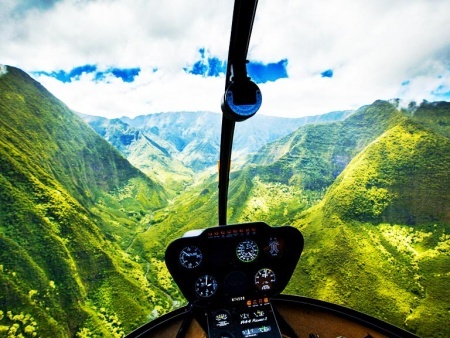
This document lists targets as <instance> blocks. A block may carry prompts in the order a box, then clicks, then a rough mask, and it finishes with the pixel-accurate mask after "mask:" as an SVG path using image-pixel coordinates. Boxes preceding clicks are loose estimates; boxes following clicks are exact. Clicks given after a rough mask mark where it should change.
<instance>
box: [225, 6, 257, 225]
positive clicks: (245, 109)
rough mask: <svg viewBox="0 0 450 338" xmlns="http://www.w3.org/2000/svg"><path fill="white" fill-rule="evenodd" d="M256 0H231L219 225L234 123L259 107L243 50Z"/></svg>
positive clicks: (246, 41)
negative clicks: (232, 7) (231, 16)
mask: <svg viewBox="0 0 450 338" xmlns="http://www.w3.org/2000/svg"><path fill="white" fill-rule="evenodd" d="M257 4H258V0H235V3H234V10H233V23H232V26H231V37H230V47H229V50H228V63H227V75H226V80H225V94H224V96H223V100H222V112H223V117H222V136H221V141H220V162H219V225H226V224H227V200H228V183H229V174H230V161H231V150H232V145H233V135H234V126H235V123H236V122H240V121H244V120H246V119H247V118H249V117H251V116H253V115H254V114H255V113H256V112H257V111H258V109H259V107H260V106H261V99H262V97H261V92H260V90H259V88H258V86H257V85H256V84H255V83H254V82H252V81H251V80H250V78H249V77H248V76H247V68H246V64H247V52H248V46H249V43H250V36H251V34H252V27H253V21H254V19H255V12H256V6H257Z"/></svg>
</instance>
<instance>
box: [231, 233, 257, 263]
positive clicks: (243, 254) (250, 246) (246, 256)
mask: <svg viewBox="0 0 450 338" xmlns="http://www.w3.org/2000/svg"><path fill="white" fill-rule="evenodd" d="M244 246H245V247H244ZM248 250H250V251H248ZM236 256H237V258H238V259H239V260H240V261H241V262H242V263H251V262H254V261H255V260H256V259H257V258H258V256H259V246H258V243H256V242H255V241H254V240H252V239H246V240H243V241H241V242H239V243H238V245H237V246H236Z"/></svg>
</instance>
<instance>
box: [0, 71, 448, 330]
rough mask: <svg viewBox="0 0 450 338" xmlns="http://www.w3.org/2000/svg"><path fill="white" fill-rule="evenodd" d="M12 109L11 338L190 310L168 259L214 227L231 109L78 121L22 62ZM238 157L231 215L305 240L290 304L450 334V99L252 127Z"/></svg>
mask: <svg viewBox="0 0 450 338" xmlns="http://www.w3.org/2000/svg"><path fill="white" fill-rule="evenodd" d="M0 114H1V115H0V248H1V250H0V336H2V335H4V336H11V337H14V336H17V337H18V336H20V335H22V336H24V337H28V336H29V337H32V336H38V337H39V336H42V337H45V336H52V337H94V336H104V337H123V336H124V334H126V333H127V332H130V331H131V330H133V329H135V328H137V327H138V326H140V325H142V324H144V323H146V322H148V321H149V320H151V319H153V318H156V317H157V316H160V315H162V314H164V313H166V312H168V311H170V310H172V309H173V308H175V307H177V306H180V305H182V304H183V303H184V299H183V298H182V296H181V294H180V291H179V290H178V289H177V287H176V285H175V284H174V283H173V281H172V279H171V277H170V275H169V274H168V271H167V269H166V267H165V264H164V251H165V248H166V247H167V245H168V244H169V243H170V242H171V241H172V240H173V239H175V238H178V237H180V236H182V235H183V234H184V233H185V232H186V231H188V230H192V229H201V228H205V227H209V226H213V225H216V224H217V169H216V166H217V159H218V149H219V140H220V118H221V117H220V115H218V114H214V113H208V112H176V113H161V114H153V115H147V116H140V117H137V118H135V119H129V118H122V119H113V120H108V119H105V118H99V117H93V116H88V115H83V114H76V113H74V112H72V111H71V110H70V109H69V108H68V107H67V106H65V105H64V104H63V103H62V102H61V101H59V100H58V99H57V98H55V97H54V96H53V95H51V94H50V93H49V92H47V91H46V89H45V88H43V87H42V86H41V85H40V84H39V83H37V82H35V81H34V80H32V79H31V78H30V77H29V76H28V75H26V74H25V73H24V72H22V71H20V70H18V69H15V68H12V67H8V72H7V73H6V74H5V75H3V76H2V77H1V78H0ZM83 121H84V122H83ZM268 126H270V127H268ZM234 147H235V148H234V149H235V157H234V158H233V164H232V172H231V181H230V189H229V196H230V198H229V211H228V214H229V222H230V223H238V222H247V221H258V220H261V221H264V222H267V223H268V224H271V225H273V226H276V225H284V224H290V225H293V226H295V227H297V228H299V229H300V230H301V231H302V233H303V235H304V237H305V249H304V253H303V255H302V257H301V259H300V263H299V264H298V266H297V269H296V271H295V273H294V277H293V279H292V280H291V282H290V284H289V285H288V287H287V289H286V290H285V293H290V294H297V295H304V296H308V297H313V298H318V299H322V300H326V301H331V302H335V303H338V304H341V305H344V306H347V307H351V308H353V309H356V310H359V311H362V312H365V313H367V314H369V315H372V316H375V317H377V318H380V319H383V320H386V321H388V322H390V323H392V324H395V325H397V326H400V327H403V328H405V329H407V330H409V331H411V332H414V333H416V334H417V335H419V336H420V337H446V336H450V331H449V329H448V328H447V327H446V325H443V323H447V322H448V321H449V320H450V315H449V313H450V312H449V310H450V309H449V307H448V303H449V301H450V292H449V290H448V285H449V282H450V172H449V169H448V168H450V103H448V102H423V103H421V104H419V105H417V104H415V105H410V106H408V107H406V108H401V107H400V105H399V102H398V101H396V100H390V101H382V100H380V101H375V102H373V103H372V104H368V105H366V106H363V107H361V108H360V109H358V110H356V111H351V112H350V111H345V112H333V113H329V114H326V115H322V116H318V117H310V118H303V119H276V118H270V117H264V116H259V117H258V116H256V117H255V118H254V119H252V120H249V121H248V122H244V123H242V124H239V125H238V126H237V130H236V141H235V145H234ZM33 333H35V335H33Z"/></svg>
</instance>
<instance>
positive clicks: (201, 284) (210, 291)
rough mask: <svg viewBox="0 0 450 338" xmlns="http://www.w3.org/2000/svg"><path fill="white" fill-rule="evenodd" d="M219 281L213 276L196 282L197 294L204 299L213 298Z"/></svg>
mask: <svg viewBox="0 0 450 338" xmlns="http://www.w3.org/2000/svg"><path fill="white" fill-rule="evenodd" d="M217 286H218V285H217V281H216V279H215V278H214V277H213V276H210V275H204V276H201V277H199V278H198V279H197V281H196V282H195V292H196V293H197V295H199V296H200V297H203V298H207V297H211V296H212V295H214V294H215V293H216V291H217Z"/></svg>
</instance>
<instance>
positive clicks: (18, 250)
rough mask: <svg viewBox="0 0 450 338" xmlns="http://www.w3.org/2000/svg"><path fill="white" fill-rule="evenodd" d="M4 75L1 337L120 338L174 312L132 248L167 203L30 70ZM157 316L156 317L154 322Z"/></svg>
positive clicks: (0, 81) (0, 90) (0, 95)
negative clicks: (116, 337)
mask: <svg viewBox="0 0 450 338" xmlns="http://www.w3.org/2000/svg"><path fill="white" fill-rule="evenodd" d="M7 70H8V72H7V74H4V75H2V76H1V77H0V336H2V337H3V336H7V335H8V336H18V337H19V336H25V337H28V336H30V337H31V336H33V334H35V335H37V336H39V337H73V336H75V335H78V336H85V335H87V334H88V333H91V334H95V335H96V336H102V337H103V336H104V337H108V336H113V335H114V333H117V334H119V333H120V332H128V331H130V330H131V329H133V328H135V327H136V326H137V325H139V324H143V323H144V322H146V321H147V320H148V319H149V317H151V316H152V311H154V310H155V306H156V305H158V306H160V310H162V309H169V308H170V307H171V306H172V302H171V299H170V298H169V297H168V296H166V295H165V293H163V292H161V291H159V289H157V288H155V287H154V286H152V285H151V284H150V283H149V282H148V281H147V279H146V277H145V274H146V269H147V265H148V264H147V263H145V262H144V261H142V260H140V259H139V257H131V256H130V255H129V254H128V253H127V252H126V247H127V246H128V245H129V244H130V243H131V241H132V240H133V236H134V234H135V233H136V231H138V230H140V229H144V228H146V227H148V223H149V222H150V219H151V217H152V214H151V212H152V210H155V209H157V208H160V207H162V206H164V205H165V204H166V198H165V192H164V190H163V188H161V187H160V186H158V185H156V184H154V183H153V182H152V181H150V179H148V178H147V177H146V176H145V175H143V174H142V173H141V172H139V171H138V170H137V169H135V168H134V167H132V166H131V165H130V164H129V163H128V162H127V161H126V160H125V159H124V158H123V157H122V156H121V155H120V154H119V153H118V152H117V151H116V150H115V149H113V148H112V147H111V146H110V145H109V144H108V143H107V142H106V141H104V140H103V139H101V138H100V137H99V136H98V135H97V134H96V133H95V132H94V131H93V130H92V129H91V128H90V127H88V126H87V125H86V124H85V123H84V122H82V121H81V120H80V119H79V117H78V116H76V115H75V114H73V113H72V112H71V111H70V110H69V109H68V108H67V107H66V106H65V105H64V104H62V103H61V102H60V101H59V100H57V99H56V98H55V97H53V96H52V95H51V94H50V93H49V92H47V91H46V90H45V89H44V88H43V87H42V86H41V85H40V84H39V83H37V82H35V81H34V80H32V79H31V78H30V77H29V76H28V75H26V74H25V73H23V72H22V71H20V70H18V69H15V68H12V67H8V68H7ZM155 314H156V313H155V312H153V315H155Z"/></svg>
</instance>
